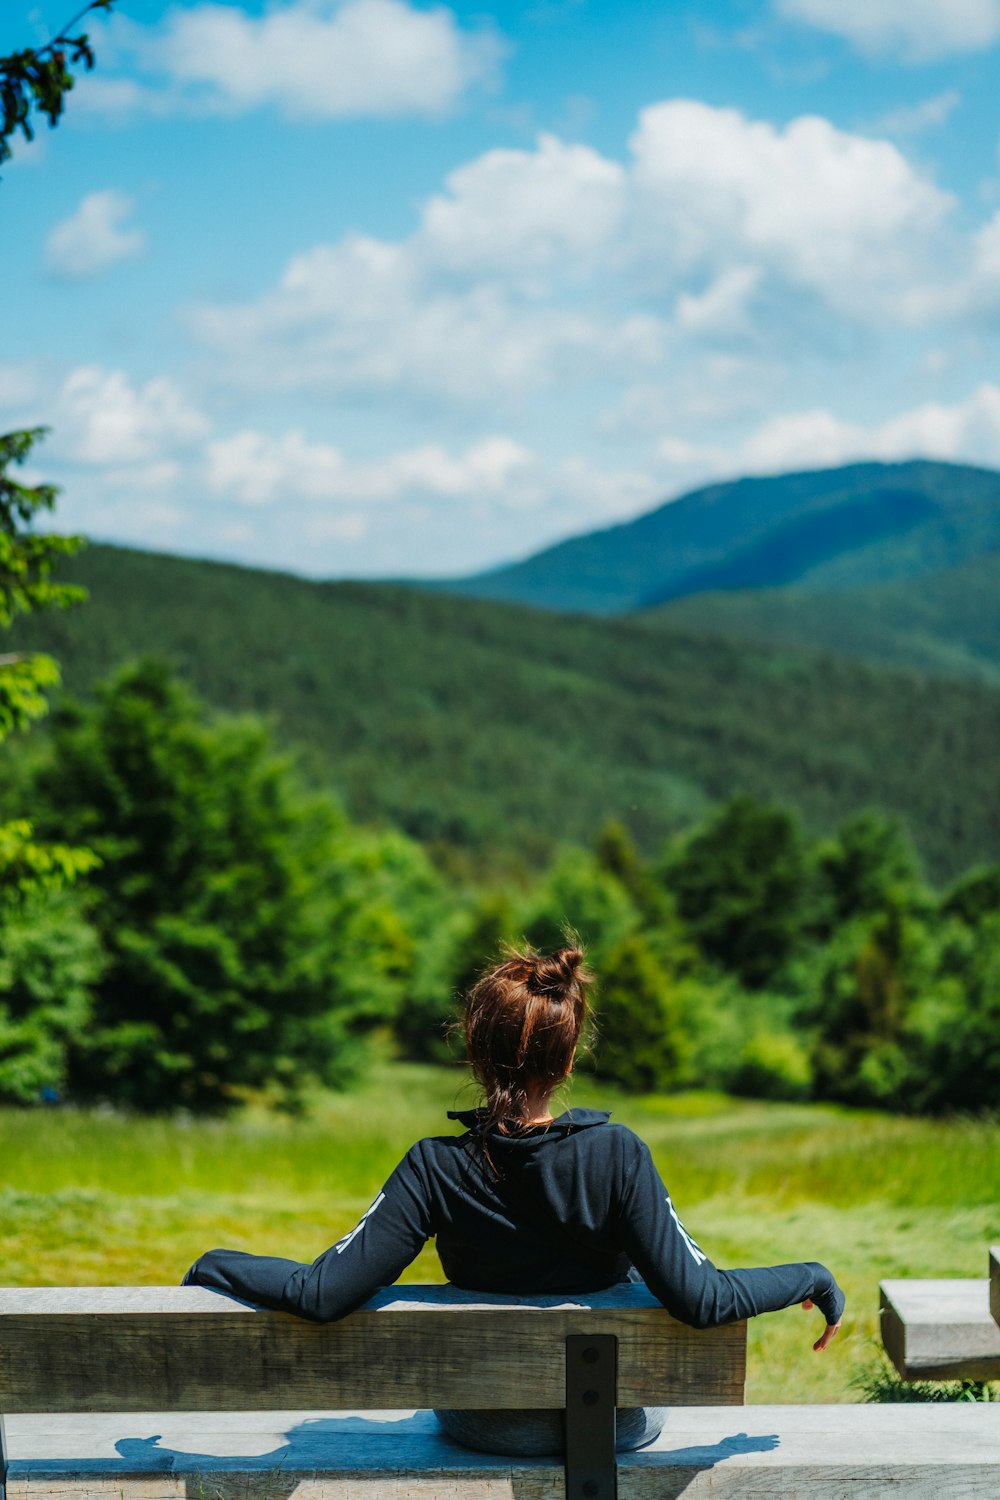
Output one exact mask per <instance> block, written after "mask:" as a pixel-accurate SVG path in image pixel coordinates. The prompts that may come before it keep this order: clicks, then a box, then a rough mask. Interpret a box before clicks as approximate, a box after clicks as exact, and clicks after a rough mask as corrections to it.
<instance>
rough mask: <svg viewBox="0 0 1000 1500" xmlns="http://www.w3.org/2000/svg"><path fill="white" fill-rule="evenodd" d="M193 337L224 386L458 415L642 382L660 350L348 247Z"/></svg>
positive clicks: (312, 256) (299, 268)
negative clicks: (548, 394) (307, 392)
mask: <svg viewBox="0 0 1000 1500" xmlns="http://www.w3.org/2000/svg"><path fill="white" fill-rule="evenodd" d="M514 281H515V283H517V282H518V281H519V278H518V277H517V275H516V270H515V277H514ZM192 326H193V328H194V330H195V332H196V334H197V335H198V336H199V338H200V339H201V340H202V341H203V342H204V343H205V344H207V345H208V347H209V348H211V349H212V350H214V351H216V352H217V354H219V355H220V356H222V357H223V359H224V360H225V365H224V378H225V379H226V380H227V381H230V382H235V383H237V384H242V385H250V386H253V387H256V388H264V389H306V388H313V389H321V390H328V391H329V390H332V391H338V392H352V393H357V394H369V393H379V394H382V393H390V392H399V393H401V394H403V395H404V396H405V397H406V398H407V400H408V401H412V402H415V403H417V404H418V405H422V406H424V405H427V404H434V403H440V402H442V401H444V402H446V403H448V404H451V405H455V406H458V407H463V406H468V405H476V404H480V405H481V404H482V403H484V402H489V403H494V402H498V401H499V402H502V403H504V404H511V403H514V404H518V403H520V402H521V401H523V399H525V398H526V397H527V396H528V395H530V393H531V392H533V391H535V390H538V389H540V388H544V387H546V386H551V385H552V384H554V383H555V382H557V381H566V382H571V383H579V381H580V380H581V379H585V378H587V377H588V376H589V377H593V376H594V375H595V374H597V373H598V372H600V371H614V370H615V369H619V370H621V369H628V368H634V367H639V368H642V367H643V366H644V365H646V364H649V363H655V362H656V361H657V360H658V359H659V357H660V354H661V345H662V338H663V326H662V324H661V323H660V322H658V320H657V319H655V318H653V317H650V316H647V315H640V314H632V315H627V316H624V317H621V316H604V317H602V316H600V315H599V314H595V313H594V312H593V311H591V310H590V309H589V308H587V307H584V308H580V309H576V308H574V307H568V308H566V307H559V306H554V305H545V304H544V303H539V302H538V301H537V299H535V298H532V297H530V296H528V297H524V296H522V295H521V293H520V291H519V290H518V287H517V285H516V284H515V285H514V286H510V285H504V283H503V280H502V279H501V278H499V277H497V278H494V279H483V280H473V281H472V283H471V285H459V286H455V285H452V284H450V283H445V282H442V281H441V279H440V276H439V274H438V268H437V267H435V266H434V265H433V262H430V263H429V262H428V259H427V256H426V255H425V253H424V249H423V247H422V246H420V245H419V244H412V243H411V244H402V245H390V244H386V243H385V242H383V241H378V240H372V239H368V238H364V237H360V236H351V237H349V238H347V239H345V240H343V241H341V242H340V243H339V244H337V245H320V246H317V247H316V248H315V249H314V250H311V251H308V252H306V253H304V254H302V255H299V256H296V257H295V258H294V259H293V260H292V261H291V262H290V263H289V265H288V267H287V269H286V271H285V273H284V275H283V276H282V279H281V282H280V284H279V285H278V287H277V288H275V289H274V290H273V291H271V292H268V293H266V294H265V295H264V296H263V297H262V298H260V299H259V300H258V301H257V302H253V303H250V304H247V305H244V306H242V307H234V308H225V307H204V308H200V309H196V310H195V311H194V312H193V314H192Z"/></svg>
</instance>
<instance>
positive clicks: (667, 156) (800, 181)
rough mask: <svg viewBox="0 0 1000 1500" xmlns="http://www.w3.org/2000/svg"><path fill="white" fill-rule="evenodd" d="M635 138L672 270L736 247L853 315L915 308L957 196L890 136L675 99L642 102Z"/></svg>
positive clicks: (645, 197)
mask: <svg viewBox="0 0 1000 1500" xmlns="http://www.w3.org/2000/svg"><path fill="white" fill-rule="evenodd" d="M631 146H632V152H633V155H634V159H635V169H634V178H635V184H636V190H637V193H638V194H639V196H640V199H641V210H640V211H641V212H642V213H643V214H644V216H645V218H646V219H647V221H648V232H649V233H651V234H655V235H656V236H657V237H658V238H660V239H661V240H662V243H663V246H664V270H665V271H666V272H667V273H668V274H672V275H673V276H675V277H676V276H677V275H678V274H679V273H681V274H682V273H683V272H684V270H685V268H687V267H689V266H700V265H703V264H704V263H706V262H712V261H718V260H719V259H720V257H737V256H738V257H739V258H740V259H741V260H742V261H743V262H745V263H749V264H754V263H756V264H757V265H759V266H761V267H762V268H766V269H767V270H768V271H769V272H770V273H771V274H772V275H774V276H777V277H780V278H781V279H783V280H784V281H785V282H786V283H791V284H792V285H793V286H798V287H800V288H802V289H804V290H806V291H809V292H811V293H815V294H818V295H819V296H821V297H822V298H823V299H824V300H825V301H826V302H828V303H829V304H830V305H831V306H833V307H835V308H837V309H838V310H839V311H842V312H846V313H848V314H851V315H855V316H857V315H859V314H861V315H864V316H877V317H884V316H885V315H886V313H888V314H889V315H890V316H892V315H896V316H904V317H905V316H906V315H907V312H906V309H907V303H906V294H907V293H908V291H909V289H910V287H911V286H912V284H913V282H914V280H915V279H920V278H921V277H923V276H926V275H927V274H929V273H930V270H931V260H930V252H931V250H932V247H933V246H934V244H935V234H936V231H937V230H938V229H939V228H940V226H941V225H942V224H943V222H944V220H945V219H946V217H947V215H948V213H949V211H950V210H951V209H952V207H953V204H954V200H953V199H952V198H951V196H950V195H949V194H947V193H944V192H942V191H941V189H940V188H938V187H937V186H935V184H934V183H932V182H931V181H930V180H929V179H927V178H926V177H924V176H922V175H921V174H920V173H919V172H918V171H917V170H916V169H915V168H914V166H913V165H912V164H911V163H910V162H909V161H907V159H906V158H905V157H904V156H903V155H902V153H901V152H900V151H899V150H898V149H897V147H896V146H894V145H892V144H891V143H890V142H888V141H880V140H871V139H868V138H866V137H864V136H859V135H854V134H851V133H850V132H848V131H842V130H838V129H837V128H836V127H835V126H834V125H831V124H830V122H829V121H828V120H825V119H822V118H820V117H818V116H812V115H807V116H803V117H801V118H799V119H796V120H792V121H791V122H790V123H789V124H788V125H787V126H786V127H785V128H784V129H783V130H782V129H778V128H776V127H775V126H773V125H771V124H769V123H767V122H766V121H759V120H747V119H746V118H745V117H744V116H743V115H741V114H740V113H739V112H738V111H736V110H733V109H715V108H712V107H711V106H709V105H707V104H701V103H699V102H697V101H696V100H689V99H676V100H670V101H668V102H666V103H663V104H656V105H653V106H651V107H650V108H648V109H645V110H643V111H642V113H641V115H640V119H639V127H638V129H637V131H636V132H635V134H634V135H633V137H632V141H631ZM900 286H901V287H902V289H903V290H902V292H900V291H898V290H897V289H898V288H899V287H900Z"/></svg>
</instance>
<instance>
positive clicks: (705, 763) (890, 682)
mask: <svg viewBox="0 0 1000 1500" xmlns="http://www.w3.org/2000/svg"><path fill="white" fill-rule="evenodd" d="M66 574H67V576H69V577H73V578H76V579H78V580H79V581H80V582H82V583H84V584H86V585H87V586H88V587H89V588H90V590H91V598H90V602H89V603H88V604H86V605H84V606H83V607H82V608H81V609H79V610H73V611H70V612H69V613H66V614H51V615H32V616H30V617H28V618H26V619H23V620H22V621H20V622H19V624H18V626H17V628H16V630H14V631H12V632H10V633H9V635H5V637H4V640H5V649H7V646H6V643H7V642H9V643H10V646H11V647H13V648H15V649H16V648H18V647H20V648H34V649H46V650H51V651H52V653H53V654H54V655H55V656H56V657H58V658H59V660H60V661H61V662H62V664H63V669H64V675H65V680H66V684H67V687H68V688H69V689H70V691H71V692H74V693H77V694H88V693H89V692H91V691H92V689H93V687H94V685H95V682H96V681H97V680H98V679H99V678H100V677H101V676H102V675H104V674H105V673H107V672H108V671H110V670H111V669H112V668H114V667H115V666H117V665H118V664H119V663H120V662H121V661H122V660H123V659H125V658H127V657H131V656H135V655H137V654H139V653H142V652H150V651H152V652H155V653H158V654H160V655H163V656H166V657H168V658H169V659H171V660H172V661H174V662H175V663H176V665H177V667H178V668H179V670H180V671H181V673H182V675H183V676H184V677H185V678H186V679H187V680H188V681H189V682H190V683H191V684H192V685H193V686H194V687H195V688H196V689H197V690H198V691H199V692H200V693H201V695H202V696H203V697H204V698H205V700H206V701H207V702H208V703H209V704H210V705H211V706H212V707H214V708H217V709H227V710H236V711H253V712H257V713H264V714H267V715H269V716H270V717H271V718H272V720H273V721H274V723H275V726H276V729H277V731H278V733H279V735H280V737H281V738H282V740H283V741H284V742H285V743H286V744H287V745H289V746H292V747H300V749H301V753H302V757H303V760H304V765H305V768H306V770H307V772H308V774H309V776H310V778H311V779H312V780H313V781H314V782H317V783H321V784H325V785H327V786H330V787H333V788H334V789H335V790H336V791H337V792H339V794H340V795H341V796H342V797H343V799H344V801H345V803H346V805H347V806H348V808H349V810H350V811H351V812H352V813H353V814H354V815H356V816H358V817H361V818H364V819H381V820H385V821H387V822H390V823H393V824H395V825H397V826H399V827H401V828H403V829H404V830H406V831H407V832H408V833H410V834H412V835H414V836H415V837H417V838H420V839H422V840H425V841H427V842H428V843H430V844H433V845H436V846H438V847H439V848H442V849H447V851H448V857H449V859H451V861H452V862H453V866H454V867H457V868H460V869H461V868H467V869H469V870H470V871H474V872H475V873H476V875H477V877H481V876H482V875H483V873H484V872H486V871H488V870H489V869H491V868H493V869H496V868H502V867H504V866H508V867H509V866H510V865H511V864H518V865H520V866H522V867H524V866H531V867H536V866H537V865H538V863H539V862H540V861H543V860H544V859H546V858H548V857H549V855H550V854H551V853H552V851H553V850H554V849H555V848H557V847H559V846H560V845H563V844H570V843H583V842H588V841H590V840H592V839H593V838H594V837H595V836H596V834H597V832H598V830H599V829H600V828H601V826H602V825H603V824H604V823H605V822H606V821H607V820H608V819H609V818H617V819H620V820H621V821H622V822H624V823H625V824H627V825H628V826H629V827H630V828H631V830H632V833H633V835H634V836H635V838H636V839H637V840H638V842H639V843H640V845H641V846H642V847H643V849H644V850H645V851H646V852H647V853H655V852H656V851H657V850H658V849H659V848H660V847H661V846H662V842H663V840H664V839H665V838H666V837H667V836H668V835H669V834H670V833H672V832H674V831H675V830H677V829H678V828H681V827H683V826H685V825H686V824H688V823H690V822H691V821H692V820H693V819H694V818H695V817H696V816H698V815H699V814H700V813H701V812H702V811H703V810H704V808H705V807H706V806H707V805H708V804H710V803H712V802H715V801H717V800H719V799H721V798H724V797H727V796H729V795H731V794H732V793H733V792H736V791H740V790H744V791H749V792H751V793H754V794H756V795H758V796H761V797H766V798H770V799H773V800H776V801H779V802H784V803H787V804H789V805H791V806H793V807H797V808H798V809H799V810H800V811H801V813H802V814H803V816H804V817H805V819H806V820H807V821H808V822H809V824H810V825H811V826H812V827H813V828H815V829H819V830H823V829H830V828H832V827H833V826H835V825H836V824H837V823H838V822H839V821H840V820H842V819H843V818H844V817H846V816H847V815H848V814H849V813H850V812H852V811H854V810H856V809H858V808H862V807H870V806H875V807H881V808H884V809H886V810H887V811H890V812H894V813H897V814H899V815H900V816H901V817H902V818H904V819H905V820H906V822H907V823H908V824H909V826H910V829H911V830H912V833H913V836H914V838H915V840H916V843H917V845H918V847H919V849H920V850H921V852H922V854H923V855H924V858H925V860H926V862H927V866H928V869H929V871H930V873H931V874H932V876H934V877H936V878H938V879H945V878H947V877H949V876H951V875H953V874H955V873H957V872H958V871H960V870H962V869H964V868H966V867H967V866H968V865H970V864H972V863H973V862H975V861H977V860H990V859H994V860H995V859H996V858H997V857H998V853H1000V775H998V774H997V771H998V746H1000V691H998V690H997V689H995V688H992V687H990V686H987V685H985V684H983V683H970V682H963V681H954V680H953V681H949V680H947V679H942V678H932V677H929V676H926V675H923V674H921V673H918V672H914V671H912V670H906V671H897V670H892V669H888V668H884V667H877V666H870V665H866V664H864V663H858V662H854V661H851V660H846V659H837V658H836V657H834V656H830V655H823V654H820V653H818V652H816V651H808V650H801V649H793V648H792V647H789V646H788V645H777V646H772V645H758V644H748V643H745V642H742V641H737V640H733V639H731V638H724V637H722V636H720V635H719V634H718V633H711V634H709V633H706V632H705V631H704V630H700V629H697V630H696V629H693V628H692V627H691V626H689V625H681V624H675V623H673V622H672V621H671V619H670V616H669V610H664V609H662V608H660V609H656V610H653V611H649V612H647V613H643V614H638V615H629V616H624V617H618V618H614V619H590V618H586V617H578V616H568V615H559V614H553V613H543V612H541V611H537V610H531V609H525V608H523V607H514V606H511V605H501V604H494V603H490V602H486V601H478V600H472V601H470V600H467V599H459V598H453V597H450V596H448V595H444V594H441V593H433V592H424V591H421V590H418V589H412V588H404V587H397V586H391V585H387V584H315V583H309V582H306V581H305V580H303V579H298V578H291V577H288V576H286V575H282V574H278V573H266V572H260V571H256V570H253V569H249V568H238V567H232V566H226V565H222V564H218V563H205V562H194V561H191V560H188V559H182V558H175V557H164V556H157V555H154V554H149V553H140V552H132V551H127V550H125V549H119V548H113V547H99V546H92V547H90V548H88V549H87V550H86V551H85V552H84V553H82V554H81V555H80V557H78V558H76V559H74V560H73V562H72V564H70V565H67V568H66ZM692 602H693V601H692ZM43 733H44V731H39V732H38V733H36V734H33V735H31V736H30V737H29V738H28V739H27V740H26V741H24V742H23V748H22V742H21V741H18V740H12V741H8V743H7V745H6V746H5V747H4V751H3V754H2V755H0V803H2V798H3V789H4V786H5V784H7V785H9V784H10V782H11V773H12V771H13V770H16V757H18V756H20V755H23V754H26V753H27V754H32V753H36V751H37V749H38V747H39V746H40V743H41V737H42V734H43ZM12 758H13V759H12ZM2 814H3V808H2V806H0V816H2ZM463 862H464V863H463Z"/></svg>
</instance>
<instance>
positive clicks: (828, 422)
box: [659, 382, 1000, 478]
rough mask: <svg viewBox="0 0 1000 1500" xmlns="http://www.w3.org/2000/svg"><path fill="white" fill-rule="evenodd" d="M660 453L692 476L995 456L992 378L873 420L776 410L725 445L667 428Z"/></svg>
mask: <svg viewBox="0 0 1000 1500" xmlns="http://www.w3.org/2000/svg"><path fill="white" fill-rule="evenodd" d="M659 454H660V458H661V459H662V460H663V462H664V463H666V464H668V465H671V466H679V467H682V468H683V469H684V470H685V471H687V472H690V473H692V474H697V475H698V477H699V478H701V477H708V476H709V475H712V476H719V475H723V474H728V475H738V474H772V473H781V472H783V471H785V470H789V469H806V468H808V469H821V468H829V467H832V466H834V465H837V464H843V463H850V462H853V461H855V460H859V459H882V460H883V461H885V462H895V461H900V460H905V459H910V458H939V459H946V460H952V461H955V462H963V463H981V464H986V465H997V464H1000V386H997V385H994V384H992V383H991V382H985V383H984V384H982V385H980V386H978V387H977V388H976V389H975V390H973V391H971V392H970V393H969V395H968V396H966V397H965V398H964V399H963V400H961V401H956V402H952V403H946V402H937V401H929V402H925V403H923V404H922V405H920V406H916V407H912V408H910V409H908V410H906V411H902V412H899V413H897V414H896V415H895V416H892V417H888V418H886V419H885V420H883V421H880V422H872V423H862V422H849V421H845V420H844V419H843V418H841V417H838V416H837V415H836V414H835V413H834V412H832V411H830V410H829V409H828V408H825V407H815V408H812V409H809V410H802V411H790V412H783V413H780V414H778V415H777V416H774V417H771V418H769V419H768V420H767V421H765V422H763V423H762V424H761V425H760V426H759V427H757V428H756V429H755V430H754V431H752V432H751V433H750V434H748V436H747V437H745V438H744V439H743V440H742V441H741V442H738V443H735V444H733V445H732V446H731V447H729V448H723V447H721V446H712V445H708V444H706V445H700V446H699V445H696V444H688V443H685V442H684V441H683V440H682V439H679V438H676V437H672V436H668V437H666V438H665V439H664V440H663V441H662V442H661V444H660V447H659Z"/></svg>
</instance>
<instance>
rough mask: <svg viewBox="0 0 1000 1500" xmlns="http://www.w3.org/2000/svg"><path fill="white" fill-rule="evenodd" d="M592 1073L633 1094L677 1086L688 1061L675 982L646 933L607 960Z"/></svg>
mask: <svg viewBox="0 0 1000 1500" xmlns="http://www.w3.org/2000/svg"><path fill="white" fill-rule="evenodd" d="M596 1030H597V1036H596V1040H595V1043H594V1056H593V1063H592V1066H593V1069H594V1072H595V1073H597V1074H598V1076H599V1077H601V1078H606V1079H608V1081H609V1082H612V1083H617V1084H618V1085H619V1086H620V1087H621V1088H623V1089H626V1090H627V1091H628V1092H629V1093H634V1094H635V1093H651V1092H652V1091H653V1090H659V1089H669V1088H671V1087H673V1086H674V1085H675V1084H676V1083H677V1082H678V1081H679V1078H680V1076H681V1072H682V1068H683V1063H684V1060H685V1056H686V1051H687V1048H686V1044H685V1038H684V1035H683V1032H682V1028H681V1010H680V1002H679V997H678V992H677V985H676V980H675V979H674V977H673V976H672V975H671V974H670V973H669V972H668V971H667V970H666V969H665V968H664V967H663V965H662V964H660V963H659V962H658V960H657V957H656V955H655V953H654V952H653V950H652V948H651V947H650V946H649V944H648V942H647V941H646V939H645V938H644V937H643V936H642V934H641V933H633V934H631V935H630V936H629V937H627V938H625V939H624V940H623V941H622V942H621V943H619V945H618V946H617V947H616V948H615V949H613V950H612V952H611V953H610V954H609V955H608V958H607V960H606V961H605V963H604V965H603V968H602V972H601V980H600V987H599V991H598V1001H597V1027H596Z"/></svg>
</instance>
